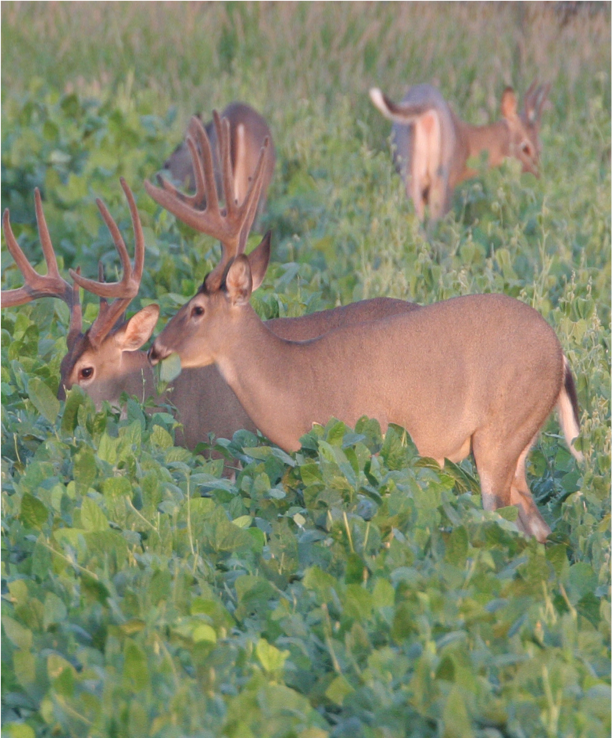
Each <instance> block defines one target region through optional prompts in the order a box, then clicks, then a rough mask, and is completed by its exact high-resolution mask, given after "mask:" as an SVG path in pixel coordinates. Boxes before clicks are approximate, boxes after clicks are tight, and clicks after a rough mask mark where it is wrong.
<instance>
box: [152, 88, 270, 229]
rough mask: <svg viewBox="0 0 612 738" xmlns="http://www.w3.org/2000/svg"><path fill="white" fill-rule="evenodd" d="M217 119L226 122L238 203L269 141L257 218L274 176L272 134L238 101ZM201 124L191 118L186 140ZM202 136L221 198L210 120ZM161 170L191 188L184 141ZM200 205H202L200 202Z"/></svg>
mask: <svg viewBox="0 0 612 738" xmlns="http://www.w3.org/2000/svg"><path fill="white" fill-rule="evenodd" d="M221 117H222V118H225V119H226V120H228V121H229V127H230V152H231V154H230V158H231V163H232V171H233V182H234V190H233V195H234V199H235V200H237V201H238V202H242V201H243V200H244V199H245V197H246V194H247V191H248V189H249V181H250V177H251V176H252V174H253V172H254V171H255V167H256V165H257V160H258V157H259V151H260V149H261V147H262V145H263V142H264V140H265V139H266V138H267V139H268V140H269V141H270V144H269V146H270V153H269V155H268V157H267V159H266V169H265V173H264V178H263V183H262V187H261V195H260V199H259V204H258V208H257V215H258V216H259V215H261V214H262V213H263V211H264V209H265V205H266V196H267V192H268V188H269V186H270V183H271V181H272V177H273V176H274V166H275V164H276V156H275V153H274V144H273V143H272V134H271V133H270V128H269V126H268V123H267V122H266V120H265V118H264V117H263V116H262V115H260V114H259V113H258V112H257V111H256V110H254V109H253V108H252V107H250V105H246V104H245V103H241V102H232V103H230V104H229V105H228V106H227V107H226V108H225V109H224V111H223V112H222V113H221ZM196 120H197V121H198V122H199V124H200V125H201V124H202V121H201V116H200V115H199V114H196V115H195V116H193V118H192V119H191V121H190V123H189V126H188V129H187V137H189V136H192V137H193V135H194V127H196V126H197V125H198V124H197V123H196V122H195V121H196ZM205 130H206V134H207V136H208V138H209V140H210V143H211V147H212V152H213V167H214V172H215V183H216V188H217V192H218V193H219V195H220V196H222V195H223V186H222V176H221V163H220V160H219V158H218V156H217V148H218V147H217V138H216V127H215V125H214V122H213V121H210V122H209V123H207V124H206V125H205ZM164 169H165V170H167V171H168V172H169V173H170V176H171V177H172V179H174V180H176V181H178V182H180V183H181V184H182V185H184V186H185V187H187V188H188V189H193V188H194V187H195V174H194V168H193V164H192V156H191V152H190V150H189V146H188V144H187V142H186V141H183V142H182V143H180V144H179V145H178V146H177V147H176V149H175V150H174V151H173V152H172V154H171V155H170V157H169V158H168V159H167V160H166V161H165V162H164ZM201 204H202V206H203V205H204V203H201Z"/></svg>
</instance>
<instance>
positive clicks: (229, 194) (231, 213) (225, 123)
mask: <svg viewBox="0 0 612 738" xmlns="http://www.w3.org/2000/svg"><path fill="white" fill-rule="evenodd" d="M213 121H214V124H215V130H216V132H217V142H218V146H219V151H218V154H219V161H220V163H221V179H222V182H223V197H224V199H225V210H226V212H227V217H228V218H235V217H236V207H237V204H238V203H237V202H236V190H235V187H234V172H233V168H232V152H231V145H230V124H229V120H228V119H227V118H223V119H221V118H220V117H219V114H218V113H217V111H216V110H213Z"/></svg>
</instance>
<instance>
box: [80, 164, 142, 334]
mask: <svg viewBox="0 0 612 738" xmlns="http://www.w3.org/2000/svg"><path fill="white" fill-rule="evenodd" d="M121 187H123V191H124V192H125V196H126V198H127V201H128V204H129V206H130V215H131V217H132V226H133V228H134V241H135V246H134V268H132V265H131V264H130V257H129V256H128V252H127V249H126V247H125V242H124V240H123V237H122V236H121V233H120V231H119V228H118V227H117V224H116V223H115V221H114V220H113V218H112V217H111V214H110V213H109V212H108V209H107V207H106V205H105V204H104V203H103V202H102V200H100V199H99V198H98V199H97V200H96V204H97V205H98V209H99V210H100V214H101V215H102V218H103V219H104V222H105V223H106V225H107V227H108V230H109V231H110V233H111V236H112V237H113V241H114V243H115V247H116V249H117V251H118V252H119V256H120V258H121V263H122V265H123V277H122V278H121V281H120V282H114V283H106V282H104V281H103V279H102V270H101V268H100V267H99V268H98V277H99V281H97V282H96V281H95V280H93V279H86V278H85V277H81V275H80V274H79V273H78V272H76V271H74V269H71V270H70V276H71V277H72V278H73V279H74V281H75V283H76V284H78V285H80V286H81V287H83V288H84V289H86V290H87V291H88V292H91V293H92V294H94V295H98V296H99V297H100V312H99V313H98V317H97V318H96V319H95V321H94V322H93V324H92V326H91V328H90V329H89V332H88V334H87V336H88V338H89V342H90V343H91V344H92V345H93V346H99V345H100V344H101V343H102V341H103V340H104V339H105V338H106V336H107V335H108V334H109V332H110V331H111V329H112V328H113V326H114V325H115V323H116V322H117V319H118V318H119V316H120V315H121V313H123V312H124V311H125V310H126V309H127V307H128V305H129V304H130V302H131V301H132V300H133V299H134V297H136V295H137V294H138V290H139V289H140V281H141V279H142V271H143V268H144V249H145V243H144V234H143V232H142V224H141V222H140V216H139V215H138V210H137V208H136V203H135V201H134V196H133V195H132V191H131V190H130V188H129V187H128V185H127V184H126V181H125V180H124V179H123V177H121ZM108 297H114V298H115V300H114V302H112V303H111V304H110V305H109V304H108V303H107V301H106V298H108Z"/></svg>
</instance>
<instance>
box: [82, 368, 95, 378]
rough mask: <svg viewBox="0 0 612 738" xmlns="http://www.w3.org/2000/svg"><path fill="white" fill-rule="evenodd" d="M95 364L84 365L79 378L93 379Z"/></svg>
mask: <svg viewBox="0 0 612 738" xmlns="http://www.w3.org/2000/svg"><path fill="white" fill-rule="evenodd" d="M93 373H94V370H93V366H84V367H83V368H82V369H80V370H79V379H91V378H92V377H93Z"/></svg>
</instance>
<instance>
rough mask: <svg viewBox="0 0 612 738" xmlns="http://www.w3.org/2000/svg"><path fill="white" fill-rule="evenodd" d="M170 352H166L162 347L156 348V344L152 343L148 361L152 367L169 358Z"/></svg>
mask: <svg viewBox="0 0 612 738" xmlns="http://www.w3.org/2000/svg"><path fill="white" fill-rule="evenodd" d="M170 353H171V352H170V351H168V350H167V349H166V348H164V347H163V346H158V345H157V343H154V344H153V345H152V346H151V348H150V349H149V353H148V357H149V361H150V362H151V364H153V366H155V364H157V363H158V362H160V361H163V360H164V359H165V358H167V357H168V356H170Z"/></svg>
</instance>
